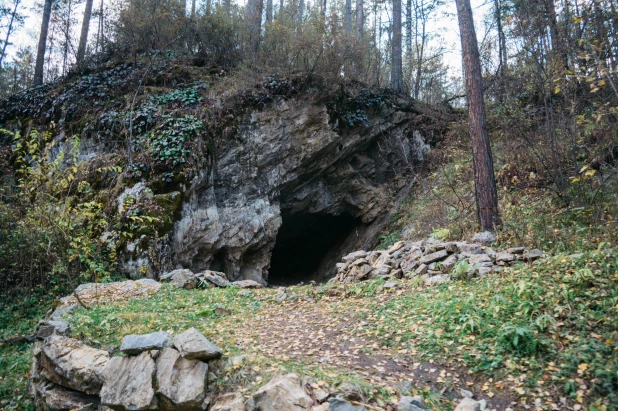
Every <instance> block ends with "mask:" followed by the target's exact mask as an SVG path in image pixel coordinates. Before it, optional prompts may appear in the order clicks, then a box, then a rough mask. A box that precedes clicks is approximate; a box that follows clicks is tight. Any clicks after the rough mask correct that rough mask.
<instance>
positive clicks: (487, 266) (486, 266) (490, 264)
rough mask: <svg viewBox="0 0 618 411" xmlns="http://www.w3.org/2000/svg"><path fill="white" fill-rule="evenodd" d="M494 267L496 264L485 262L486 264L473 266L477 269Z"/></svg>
mask: <svg viewBox="0 0 618 411" xmlns="http://www.w3.org/2000/svg"><path fill="white" fill-rule="evenodd" d="M493 265H494V263H492V262H491V261H485V262H482V263H476V264H474V265H473V267H476V268H481V267H485V268H490V267H493Z"/></svg>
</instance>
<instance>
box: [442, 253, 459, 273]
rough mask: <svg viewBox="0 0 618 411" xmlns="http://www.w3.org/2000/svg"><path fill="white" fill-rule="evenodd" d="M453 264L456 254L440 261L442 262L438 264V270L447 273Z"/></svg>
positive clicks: (455, 260) (455, 261)
mask: <svg viewBox="0 0 618 411" xmlns="http://www.w3.org/2000/svg"><path fill="white" fill-rule="evenodd" d="M455 264H457V255H455V254H452V255H449V256H448V257H447V258H446V260H444V261H442V264H440V270H441V271H442V272H443V273H449V272H450V271H451V270H452V269H453V267H455Z"/></svg>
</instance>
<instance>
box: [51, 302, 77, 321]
mask: <svg viewBox="0 0 618 411" xmlns="http://www.w3.org/2000/svg"><path fill="white" fill-rule="evenodd" d="M76 309H77V304H71V305H69V306H67V307H64V308H56V309H55V310H54V312H53V313H52V314H51V315H50V316H49V318H50V319H51V320H61V319H62V318H63V317H64V316H65V315H73V312H75V310H76Z"/></svg>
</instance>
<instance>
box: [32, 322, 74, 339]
mask: <svg viewBox="0 0 618 411" xmlns="http://www.w3.org/2000/svg"><path fill="white" fill-rule="evenodd" d="M70 331H71V324H69V323H68V322H67V321H64V320H44V321H40V322H39V324H38V325H37V327H36V330H35V331H34V334H35V335H36V338H38V339H39V340H44V339H46V338H47V337H49V336H50V335H52V334H58V335H68V334H69V333H70Z"/></svg>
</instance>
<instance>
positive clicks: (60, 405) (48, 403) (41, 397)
mask: <svg viewBox="0 0 618 411" xmlns="http://www.w3.org/2000/svg"><path fill="white" fill-rule="evenodd" d="M30 390H31V392H30V395H31V396H32V397H33V399H34V402H35V404H36V406H37V409H43V410H46V411H68V410H87V409H92V410H93V411H94V410H96V409H97V408H98V406H99V397H97V396H94V395H86V394H84V393H81V392H77V391H71V390H67V389H65V388H62V387H60V386H59V385H55V384H53V383H51V382H49V381H40V382H36V383H33V384H31V386H30ZM88 407H91V408H88Z"/></svg>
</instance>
